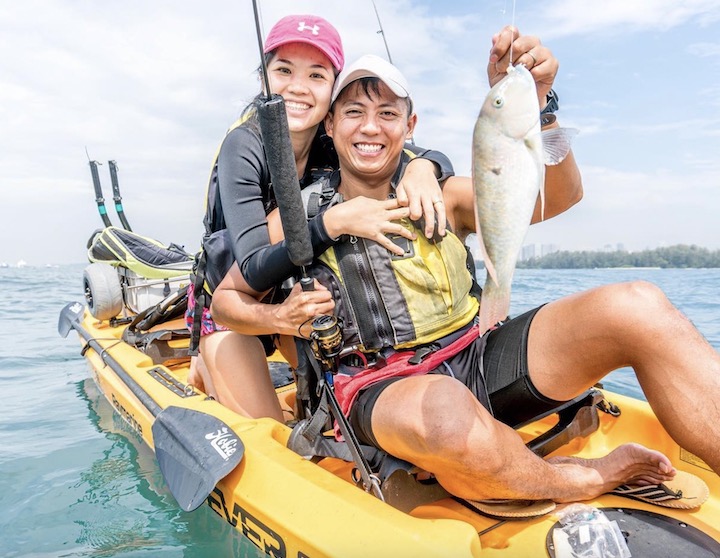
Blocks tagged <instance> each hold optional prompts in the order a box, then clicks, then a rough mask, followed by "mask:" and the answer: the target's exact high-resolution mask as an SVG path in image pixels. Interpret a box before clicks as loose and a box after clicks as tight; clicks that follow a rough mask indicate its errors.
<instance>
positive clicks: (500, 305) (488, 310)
mask: <svg viewBox="0 0 720 558" xmlns="http://www.w3.org/2000/svg"><path fill="white" fill-rule="evenodd" d="M509 312H510V291H509V290H499V289H487V290H485V289H484V290H483V293H482V297H481V298H480V313H479V320H480V333H481V334H483V333H485V332H486V331H488V330H489V329H492V328H493V327H495V326H496V325H498V323H500V322H503V321H505V320H506V319H507V317H508V313H509Z"/></svg>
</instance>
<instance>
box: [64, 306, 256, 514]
mask: <svg viewBox="0 0 720 558" xmlns="http://www.w3.org/2000/svg"><path fill="white" fill-rule="evenodd" d="M84 311H85V307H84V306H83V305H82V304H80V303H79V302H71V303H69V304H66V305H65V307H64V308H63V309H62V311H61V312H60V317H59V319H58V333H59V334H60V335H61V336H62V337H67V335H68V333H69V332H70V330H71V329H74V330H75V331H77V332H78V334H79V335H80V336H81V337H82V338H83V339H84V340H85V342H86V343H87V346H89V347H90V348H92V349H93V350H94V351H95V352H96V353H97V354H98V355H100V356H101V357H102V359H103V361H104V362H105V364H107V365H108V366H109V367H110V368H111V369H112V371H113V372H115V374H117V375H118V377H119V378H120V379H121V380H122V381H123V382H124V383H125V385H126V386H127V387H128V389H130V391H131V392H132V393H133V394H134V395H135V397H137V398H138V399H139V400H140V402H141V403H142V404H143V405H145V407H146V408H147V409H148V410H149V411H150V412H151V413H152V414H153V416H154V417H155V422H154V423H153V425H152V434H153V440H154V444H155V456H156V458H157V461H158V465H159V466H160V472H161V473H162V475H163V477H164V478H165V481H166V482H167V485H168V487H169V488H170V492H171V493H172V495H173V496H174V497H175V500H177V502H178V504H179V505H180V507H181V508H182V509H183V510H185V511H193V510H195V509H197V508H198V507H199V506H200V505H201V504H202V503H203V502H204V501H205V499H206V498H207V497H208V496H209V495H210V493H211V492H212V490H213V488H215V485H216V484H217V483H218V481H220V479H222V478H224V477H225V476H226V475H228V474H229V473H230V472H231V471H232V470H233V469H235V467H237V465H238V464H239V463H240V461H241V460H242V458H243V455H244V453H245V446H244V445H243V443H242V440H240V437H239V436H238V435H237V434H236V433H235V432H234V431H233V430H232V428H230V427H229V426H228V425H227V424H225V423H224V422H223V421H221V420H220V419H218V418H217V417H214V416H212V415H209V414H207V413H202V412H200V411H196V410H193V409H186V408H183V407H174V406H170V407H167V408H165V409H163V408H161V407H160V405H158V404H157V403H156V402H155V400H154V399H152V397H150V395H149V394H148V393H147V392H146V391H145V390H144V389H143V388H142V386H140V384H138V383H137V382H136V381H135V380H134V379H133V378H132V377H131V376H130V375H129V374H128V373H127V372H126V371H125V370H124V369H123V367H122V366H121V365H120V363H119V362H118V361H117V360H115V359H114V358H113V357H112V356H111V355H110V353H109V351H107V350H106V349H105V348H103V346H102V345H100V343H98V341H97V340H96V339H94V338H92V337H91V336H90V334H89V333H88V332H87V330H85V328H83V327H82V325H81V324H80V318H81V316H82V315H83V313H84Z"/></svg>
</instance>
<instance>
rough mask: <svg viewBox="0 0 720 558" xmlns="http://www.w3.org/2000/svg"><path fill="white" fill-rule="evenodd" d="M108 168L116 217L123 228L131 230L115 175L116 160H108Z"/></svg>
mask: <svg viewBox="0 0 720 558" xmlns="http://www.w3.org/2000/svg"><path fill="white" fill-rule="evenodd" d="M108 168H109V169H110V181H111V182H112V191H113V201H114V202H115V211H116V212H117V214H118V217H119V218H120V222H121V223H122V226H123V227H124V228H125V230H127V231H131V232H132V229H131V228H130V223H128V221H127V218H126V217H125V210H124V209H123V206H122V197H121V196H120V184H119V182H118V175H117V162H116V161H108Z"/></svg>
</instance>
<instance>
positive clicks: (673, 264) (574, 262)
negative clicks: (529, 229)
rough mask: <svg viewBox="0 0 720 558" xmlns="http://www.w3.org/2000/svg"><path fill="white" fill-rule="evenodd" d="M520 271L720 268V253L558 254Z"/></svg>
mask: <svg viewBox="0 0 720 558" xmlns="http://www.w3.org/2000/svg"><path fill="white" fill-rule="evenodd" d="M517 267H518V268H519V269H593V268H603V267H660V268H709V267H720V250H708V249H707V248H703V247H701V246H696V245H694V244H692V245H687V244H677V245H674V246H667V247H664V248H655V249H652V250H643V251H641V252H627V251H625V250H616V251H614V252H603V251H587V250H583V251H578V252H569V251H562V252H554V253H552V254H547V255H545V256H542V257H537V258H530V259H528V260H524V261H518V262H517Z"/></svg>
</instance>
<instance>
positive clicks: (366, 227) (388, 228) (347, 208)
mask: <svg viewBox="0 0 720 558" xmlns="http://www.w3.org/2000/svg"><path fill="white" fill-rule="evenodd" d="M409 215H410V209H409V208H407V207H401V206H400V204H399V203H398V200H396V199H388V200H375V199H371V198H366V197H364V196H358V197H356V198H353V199H351V200H348V201H346V202H343V203H340V204H338V205H334V206H333V207H331V208H330V209H328V210H327V211H326V212H325V213H324V215H323V222H324V224H325V230H326V231H327V233H328V235H330V237H331V238H337V237H339V236H341V235H343V234H347V235H350V236H359V237H362V238H367V239H369V240H374V241H375V242H377V243H378V244H380V245H381V246H384V247H385V248H387V249H388V250H390V252H392V253H393V254H397V255H398V256H402V255H403V254H404V251H403V249H402V248H400V247H399V246H397V245H396V244H394V243H393V241H392V240H390V239H389V238H388V237H387V236H386V235H391V236H393V235H394V236H402V237H404V238H407V239H409V240H414V239H415V235H414V234H413V233H412V232H411V231H409V230H408V229H406V228H405V227H403V226H402V225H401V224H400V223H399V221H400V220H401V219H405V218H406V217H408V216H409Z"/></svg>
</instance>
